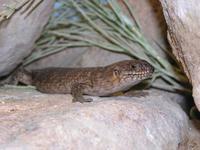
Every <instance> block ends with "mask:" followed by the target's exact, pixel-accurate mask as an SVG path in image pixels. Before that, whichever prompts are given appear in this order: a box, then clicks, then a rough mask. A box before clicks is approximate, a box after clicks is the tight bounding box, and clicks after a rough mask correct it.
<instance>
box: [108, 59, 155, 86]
mask: <svg viewBox="0 0 200 150" xmlns="http://www.w3.org/2000/svg"><path fill="white" fill-rule="evenodd" d="M110 68H111V69H112V74H113V78H114V79H118V80H119V82H120V83H122V84H123V83H124V84H127V83H128V82H130V84H131V85H135V84H137V83H139V82H140V81H142V80H144V79H147V78H149V77H151V76H152V74H153V72H154V68H153V66H151V65H150V64H149V63H148V62H147V61H145V60H124V61H121V62H117V63H115V64H112V65H111V66H110Z"/></svg>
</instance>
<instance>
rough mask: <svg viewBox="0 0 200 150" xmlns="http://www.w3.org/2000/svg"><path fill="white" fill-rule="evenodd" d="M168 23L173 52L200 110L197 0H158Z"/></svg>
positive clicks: (199, 6)
mask: <svg viewBox="0 0 200 150" xmlns="http://www.w3.org/2000/svg"><path fill="white" fill-rule="evenodd" d="M160 2H161V4H162V7H163V11H164V16H165V19H166V22H167V25H168V39H169V42H170V44H171V46H172V49H173V53H174V55H175V56H176V58H177V60H178V61H179V62H180V63H181V64H182V66H183V69H184V71H185V73H186V75H187V77H188V78H189V80H190V81H191V83H192V86H193V97H194V100H195V103H196V105H197V107H198V109H199V110H200V66H199V64H200V59H199V57H200V42H199V41H200V30H199V27H200V14H199V8H200V3H199V1H198V0H194V1H192V2H191V1H182V0H160Z"/></svg>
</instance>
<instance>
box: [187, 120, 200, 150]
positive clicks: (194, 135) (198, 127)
mask: <svg viewBox="0 0 200 150" xmlns="http://www.w3.org/2000/svg"><path fill="white" fill-rule="evenodd" d="M188 139H189V141H188V148H187V149H188V150H199V149H200V121H199V120H191V121H190V122H189V138H188Z"/></svg>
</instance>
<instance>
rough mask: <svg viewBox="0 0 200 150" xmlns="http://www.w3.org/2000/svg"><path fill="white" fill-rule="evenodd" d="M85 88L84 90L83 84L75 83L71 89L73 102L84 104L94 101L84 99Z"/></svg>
mask: <svg viewBox="0 0 200 150" xmlns="http://www.w3.org/2000/svg"><path fill="white" fill-rule="evenodd" d="M83 88H84V85H83V84H81V83H74V84H73V85H72V87H71V94H72V96H73V99H72V102H80V103H84V102H91V101H93V100H92V99H91V98H87V99H85V98H84V97H83Z"/></svg>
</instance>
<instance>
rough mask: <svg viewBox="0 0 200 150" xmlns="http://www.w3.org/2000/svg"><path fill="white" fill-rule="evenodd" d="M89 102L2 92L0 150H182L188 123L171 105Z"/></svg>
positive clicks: (167, 101) (154, 96)
mask: <svg viewBox="0 0 200 150" xmlns="http://www.w3.org/2000/svg"><path fill="white" fill-rule="evenodd" d="M177 98H178V99H179V98H180V97H179V96H176V95H175V94H174V95H170V94H167V95H166V93H164V92H156V91H153V92H150V93H149V95H148V96H146V97H107V98H106V97H105V98H98V97H93V99H94V102H91V103H83V104H80V103H71V100H72V97H71V96H70V95H56V94H55V95H47V94H42V93H39V92H36V91H32V90H30V89H9V88H8V89H6V88H4V89H1V90H0V99H1V103H0V122H1V124H0V129H1V130H0V149H12V148H15V149H76V150H79V149H81V150H84V149H85V150H86V149H87V150H89V149H91V150H94V149H97V150H98V149H99V150H105V149H115V150H118V149H119V150H120V149H124V148H125V149H127V150H129V149H130V150H132V149H134V150H141V149H142V150H155V149H156V150H169V149H170V150H176V149H181V148H185V147H186V146H187V145H186V144H187V140H188V139H187V135H188V118H187V116H186V114H185V113H184V112H183V110H182V109H181V108H180V106H179V105H178V104H177V103H175V102H173V101H172V100H171V99H174V100H175V99H177Z"/></svg>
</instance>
